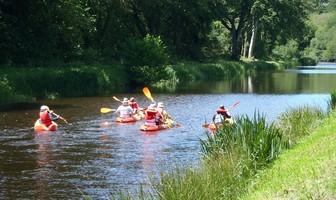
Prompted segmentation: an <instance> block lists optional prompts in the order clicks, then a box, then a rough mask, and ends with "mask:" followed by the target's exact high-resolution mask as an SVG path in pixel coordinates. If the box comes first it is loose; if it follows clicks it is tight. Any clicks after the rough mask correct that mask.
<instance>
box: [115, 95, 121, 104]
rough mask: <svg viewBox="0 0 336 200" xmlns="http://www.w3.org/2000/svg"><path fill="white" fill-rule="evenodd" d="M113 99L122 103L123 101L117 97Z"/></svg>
mask: <svg viewBox="0 0 336 200" xmlns="http://www.w3.org/2000/svg"><path fill="white" fill-rule="evenodd" d="M113 99H114V100H116V101H119V102H121V103H122V101H121V100H120V99H118V98H117V97H115V96H113Z"/></svg>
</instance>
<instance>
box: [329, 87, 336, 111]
mask: <svg viewBox="0 0 336 200" xmlns="http://www.w3.org/2000/svg"><path fill="white" fill-rule="evenodd" d="M329 107H330V108H331V109H332V110H335V109H336V91H334V92H332V93H331V94H330V102H329Z"/></svg>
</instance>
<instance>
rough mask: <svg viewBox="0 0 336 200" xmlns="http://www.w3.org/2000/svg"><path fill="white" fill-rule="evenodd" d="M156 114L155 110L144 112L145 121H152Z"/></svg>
mask: <svg viewBox="0 0 336 200" xmlns="http://www.w3.org/2000/svg"><path fill="white" fill-rule="evenodd" d="M156 114H157V111H156V110H146V115H145V119H146V120H152V119H155V115H156Z"/></svg>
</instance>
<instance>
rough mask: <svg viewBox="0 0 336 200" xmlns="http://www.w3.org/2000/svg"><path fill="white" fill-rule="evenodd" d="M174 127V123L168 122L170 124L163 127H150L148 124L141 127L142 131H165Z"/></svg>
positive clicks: (164, 124)
mask: <svg viewBox="0 0 336 200" xmlns="http://www.w3.org/2000/svg"><path fill="white" fill-rule="evenodd" d="M173 126H174V121H172V120H168V122H166V123H163V124H161V125H155V126H149V125H146V124H142V125H141V126H140V130H141V131H159V130H165V129H167V128H172V127H173Z"/></svg>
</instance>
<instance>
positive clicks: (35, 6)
mask: <svg viewBox="0 0 336 200" xmlns="http://www.w3.org/2000/svg"><path fill="white" fill-rule="evenodd" d="M316 5H319V6H320V7H323V8H325V9H320V10H319V12H327V11H330V10H333V9H332V8H333V7H335V0H331V1H330V2H329V1H325V0H323V1H322V0H294V1H293V0H282V1H272V0H236V1H230V0H184V1H179V0H146V1H139V0H129V1H123V0H104V1H102V0H89V1H84V0H62V1H59V0H56V1H51V0H26V1H20V0H0V52H1V54H0V65H1V66H6V65H7V66H8V65H9V66H11V65H33V66H34V65H42V64H44V65H45V64H57V63H67V62H77V61H81V62H107V61H111V60H116V61H118V60H123V59H124V58H123V57H122V56H123V54H122V53H121V52H122V51H123V50H125V44H127V43H128V42H129V41H137V39H140V40H145V38H146V37H148V35H151V36H153V37H154V38H156V37H160V40H162V42H163V43H164V46H166V48H165V49H166V51H169V53H170V55H171V59H174V58H182V59H194V60H198V59H204V58H212V57H216V56H218V55H220V56H222V57H231V58H232V59H236V60H237V59H239V58H240V57H241V56H246V57H257V58H258V57H265V56H266V57H267V56H270V55H271V54H272V51H273V49H275V47H277V46H279V45H285V44H286V43H287V42H288V41H293V40H294V41H297V42H298V47H299V48H300V50H303V49H305V48H306V47H307V46H309V45H310V48H316V46H314V45H311V44H310V40H311V39H312V37H313V36H312V34H311V32H312V31H311V30H312V28H311V27H310V26H307V23H306V21H307V19H308V16H309V14H310V13H312V12H316V10H314V9H312V8H314V7H317V6H316ZM328 6H329V7H328ZM330 12H332V11H330ZM330 23H331V25H330V30H333V29H334V26H335V25H334V23H333V22H330ZM214 31H216V34H214V33H215V32H214ZM315 39H316V40H318V41H320V40H321V39H322V40H323V41H327V40H330V39H333V38H330V37H329V36H319V38H315ZM218 41H220V42H218ZM128 44H130V43H128ZM126 48H127V47H126ZM333 48H334V44H331V43H330V44H325V48H324V49H320V50H322V51H324V50H326V51H327V52H325V54H326V55H325V56H324V59H329V60H330V59H335V57H334V53H333V50H332V49H333ZM226 49H230V51H229V52H228V51H227V50H226ZM205 50H206V51H205ZM218 52H221V53H218ZM247 52H248V53H247ZM310 52H313V51H310Z"/></svg>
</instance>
